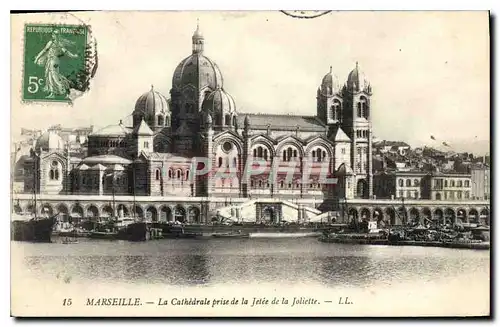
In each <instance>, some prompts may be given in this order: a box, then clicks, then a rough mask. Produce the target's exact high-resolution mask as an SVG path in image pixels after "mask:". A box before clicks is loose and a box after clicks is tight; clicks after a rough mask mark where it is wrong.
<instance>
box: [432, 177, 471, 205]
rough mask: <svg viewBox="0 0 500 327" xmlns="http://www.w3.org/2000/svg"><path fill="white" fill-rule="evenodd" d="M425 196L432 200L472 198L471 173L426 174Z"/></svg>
mask: <svg viewBox="0 0 500 327" xmlns="http://www.w3.org/2000/svg"><path fill="white" fill-rule="evenodd" d="M423 183H424V187H423V191H424V194H423V196H424V198H426V199H430V200H437V201H440V200H452V201H453V200H458V201H462V200H469V199H470V198H471V191H472V186H471V184H472V183H471V175H470V174H461V173H456V172H446V173H445V172H439V171H436V172H433V173H431V174H428V175H426V177H425V179H424V181H423Z"/></svg>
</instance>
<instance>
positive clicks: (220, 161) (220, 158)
mask: <svg viewBox="0 0 500 327" xmlns="http://www.w3.org/2000/svg"><path fill="white" fill-rule="evenodd" d="M220 167H222V157H219V168H220Z"/></svg>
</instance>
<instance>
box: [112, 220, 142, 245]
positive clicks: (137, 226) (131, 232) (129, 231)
mask: <svg viewBox="0 0 500 327" xmlns="http://www.w3.org/2000/svg"><path fill="white" fill-rule="evenodd" d="M116 238H117V239H119V240H124V241H132V242H140V241H147V240H148V239H149V231H148V225H147V223H146V222H142V221H135V220H133V221H132V222H130V223H129V224H127V225H125V226H121V227H117V236H116Z"/></svg>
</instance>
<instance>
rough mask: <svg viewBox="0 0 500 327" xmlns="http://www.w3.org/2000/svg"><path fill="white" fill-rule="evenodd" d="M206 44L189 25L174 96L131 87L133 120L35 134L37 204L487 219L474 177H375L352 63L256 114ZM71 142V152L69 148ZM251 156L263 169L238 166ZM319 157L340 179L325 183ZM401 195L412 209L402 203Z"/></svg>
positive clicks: (366, 108)
mask: <svg viewBox="0 0 500 327" xmlns="http://www.w3.org/2000/svg"><path fill="white" fill-rule="evenodd" d="M204 46H205V38H204V37H203V35H202V34H201V31H200V29H199V28H197V29H196V31H195V33H194V34H193V36H192V53H191V54H190V55H189V56H188V57H186V58H185V59H183V60H182V61H181V62H180V63H179V64H178V65H177V67H176V68H175V69H174V73H173V76H172V89H171V91H170V97H167V96H165V95H163V94H161V93H160V92H158V91H157V90H155V89H154V87H151V89H150V90H149V91H147V92H145V93H144V94H142V95H140V96H139V97H138V99H137V101H136V103H135V107H134V110H133V112H132V123H131V124H130V125H129V124H126V123H124V122H123V121H119V122H118V123H117V124H112V125H109V126H106V127H104V128H102V129H99V130H96V131H93V130H92V132H89V130H82V131H79V132H78V133H77V135H75V137H69V136H68V133H66V132H64V131H63V129H61V128H52V129H49V130H48V131H46V132H44V133H42V134H41V135H40V136H39V137H38V138H37V139H36V142H35V144H34V146H33V147H32V148H31V151H30V152H29V156H28V157H26V158H24V160H23V162H24V165H23V168H24V169H23V171H24V175H23V176H24V178H23V179H22V180H23V182H24V188H23V189H24V192H25V193H31V192H32V191H36V192H37V193H39V194H40V195H39V196H38V200H39V207H38V208H37V210H39V211H40V212H42V211H43V212H49V213H54V212H59V213H61V214H63V215H65V216H67V217H71V218H72V219H80V218H82V219H83V218H85V219H88V218H96V217H110V216H113V215H115V214H116V212H117V210H120V211H123V212H124V214H130V213H131V212H134V213H135V214H136V215H137V216H138V217H149V218H151V219H152V220H162V221H165V220H173V219H175V220H178V221H185V222H186V221H187V222H210V219H211V214H213V213H214V212H216V210H221V211H220V212H221V214H227V215H231V216H233V215H235V216H237V217H243V218H245V219H250V220H252V219H254V220H256V221H262V219H264V220H267V221H275V222H276V219H277V220H278V221H281V219H283V220H291V221H294V219H295V220H296V221H300V222H304V221H307V219H309V218H308V217H311V216H313V215H316V214H317V213H318V211H317V209H320V210H321V211H329V210H336V211H337V213H338V212H342V211H344V212H342V214H341V215H340V216H342V217H343V216H344V215H343V214H344V213H348V217H353V218H364V219H375V220H380V219H382V220H388V221H389V222H391V223H393V224H398V223H399V222H401V219H400V217H404V215H399V214H396V213H399V212H400V211H401V210H406V211H405V212H407V214H408V217H415V216H416V215H417V214H418V216H419V217H422V218H423V217H430V218H431V219H445V218H446V219H447V217H448V218H450V219H455V218H460V217H461V218H460V219H462V218H463V219H462V220H467V219H469V218H470V219H472V220H474V219H475V220H479V219H480V218H482V219H484V220H489V203H486V202H484V201H483V202H477V201H476V202H474V201H470V199H469V200H467V199H468V198H469V195H468V193H467V194H466V193H465V192H470V184H471V183H470V175H468V176H467V175H457V174H455V175H454V174H448V173H447V174H439V173H433V174H422V173H413V172H411V171H406V172H401V173H396V174H392V175H391V174H387V175H385V176H382V175H381V177H380V179H377V185H376V186H375V187H374V176H373V173H372V172H373V171H374V169H373V158H372V152H373V150H372V147H373V146H372V143H373V137H372V122H371V117H372V113H373V108H372V105H371V103H372V102H371V97H372V95H373V92H372V87H371V85H370V83H369V82H368V80H367V79H366V77H365V75H364V74H363V72H362V71H361V69H360V67H359V65H358V64H357V63H356V65H355V67H354V69H353V70H352V71H351V72H350V73H349V74H348V76H347V79H346V81H345V83H343V84H342V83H341V82H340V81H339V79H338V78H337V76H336V75H335V74H334V73H333V69H332V68H331V67H330V70H329V72H327V73H326V75H325V76H324V77H323V78H322V79H321V82H320V83H319V84H320V86H319V88H318V90H317V92H316V110H315V112H311V115H308V116H297V115H280V114H252V113H243V112H240V111H239V110H238V107H237V101H236V100H237V99H234V98H233V97H232V96H231V95H230V93H229V90H230V85H225V84H224V80H223V74H222V72H221V70H220V69H219V67H218V66H217V64H216V63H215V62H214V61H213V60H211V59H210V58H208V57H207V56H206V55H205V49H204ZM313 96H314V94H313V95H312V97H313ZM312 97H311V100H312V101H314V99H313V98H312ZM129 114H130V113H128V112H127V113H124V116H125V115H129ZM63 132H64V133H63ZM87 132H89V133H87ZM61 134H62V136H61ZM65 135H66V136H68V137H66V136H65ZM77 140H80V146H81V149H80V150H79V151H75V150H74V147H73V146H71V143H74V142H75V141H77ZM82 140H83V142H81V141H82ZM392 146H394V144H393V145H391V147H392ZM396 146H397V148H394V149H393V151H392V152H391V151H389V150H390V149H388V155H394V156H396V157H397V156H402V155H403V154H406V153H407V151H408V149H407V145H406V144H396ZM197 157H204V158H208V159H209V160H210V162H209V164H210V166H211V168H217V169H224V170H226V171H228V172H230V174H228V175H222V176H220V175H218V174H216V173H215V172H214V169H209V170H208V172H207V173H206V174H204V175H202V176H200V175H197V174H195V172H196V171H197V170H199V169H203V168H205V167H203V166H200V162H198V161H197ZM257 159H258V160H259V161H260V163H259V165H260V166H261V167H264V169H263V171H262V172H261V173H259V174H255V175H252V174H245V168H246V167H249V166H251V167H253V166H252V165H250V164H249V163H253V162H254V160H257ZM380 162H381V165H382V166H385V163H384V162H385V161H384V159H383V158H382V160H380ZM403 164H404V165H405V168H407V167H406V166H408V165H406V163H403ZM396 166H397V165H396V164H395V167H396ZM290 167H292V169H291V175H292V178H291V179H290V180H289V179H287V177H288V175H289V172H290V169H289V168H290ZM325 167H326V172H327V176H328V177H336V178H337V182H336V184H324V183H323V182H322V179H321V177H322V174H323V172H324V171H325V169H324V168H325ZM408 167H410V166H408ZM18 168H19V167H18ZM271 168H273V169H271ZM410 168H411V167H410ZM410 168H408V169H410ZM19 169H20V168H19ZM272 172H276V174H273V173H272ZM323 177H324V176H323ZM408 180H410V184H407V181H408ZM415 180H417V183H415ZM452 180H453V183H455V184H453V186H452V184H451V181H452ZM401 181H402V182H403V184H402V185H401V184H400V183H401ZM459 181H460V183H461V184H460V185H461V186H458V185H459ZM379 182H380V183H381V184H378V183H379ZM384 183H385V184H384ZM391 183H392V184H391ZM446 183H449V184H448V185H446ZM389 184H390V187H389ZM374 188H375V189H376V193H375V194H374ZM384 188H387V189H386V190H384ZM448 192H452V193H448ZM458 192H462V193H461V194H460V193H458ZM374 195H376V197H377V199H376V200H375V199H374ZM459 195H460V196H459ZM379 198H380V199H382V200H379ZM402 198H406V202H407V203H408V208H407V209H401V210H400V208H401V207H402V206H400V204H401V203H402V201H401V200H402ZM459 198H462V199H463V200H464V201H463V202H460V203H459V202H457V201H458V199H459ZM30 199H31V195H30V194H18V195H16V197H15V198H14V206H13V210H14V211H16V212H30V211H32V210H33V209H34V207H33V203H32V202H31V201H30ZM425 199H429V200H434V202H433V201H428V200H425ZM452 199H453V200H452ZM445 200H446V201H445ZM466 200H467V201H466ZM363 201H364V202H363ZM435 201H438V202H439V201H441V203H436V202H435ZM394 208H399V209H394ZM254 213H255V214H254ZM398 219H399V220H398Z"/></svg>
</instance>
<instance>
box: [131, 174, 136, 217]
mask: <svg viewBox="0 0 500 327" xmlns="http://www.w3.org/2000/svg"><path fill="white" fill-rule="evenodd" d="M132 192H133V196H134V197H133V206H132V215H133V216H132V217H133V218H134V220H135V165H133V166H132Z"/></svg>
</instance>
